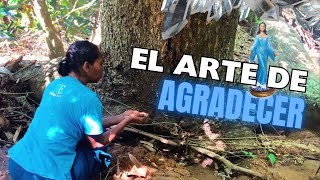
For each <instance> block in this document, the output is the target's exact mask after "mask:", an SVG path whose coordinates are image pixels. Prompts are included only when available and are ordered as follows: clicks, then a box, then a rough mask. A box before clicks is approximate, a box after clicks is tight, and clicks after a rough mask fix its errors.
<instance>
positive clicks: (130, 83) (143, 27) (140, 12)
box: [101, 0, 238, 110]
mask: <svg viewBox="0 0 320 180" xmlns="http://www.w3.org/2000/svg"><path fill="white" fill-rule="evenodd" d="M161 4H162V1H161V0H135V1H129V0H122V1H120V0H115V1H104V4H103V8H102V14H101V20H102V42H101V49H102V51H103V53H104V54H105V55H106V58H105V61H104V65H105V76H104V78H103V82H102V87H103V88H102V89H103V91H104V95H107V96H109V97H111V98H114V99H117V100H120V101H123V102H125V103H127V104H129V105H133V106H136V107H139V108H142V109H146V110H152V109H153V108H154V107H156V105H155V104H153V103H155V102H156V98H157V97H156V95H157V94H159V93H157V91H159V85H160V84H159V83H161V82H162V80H163V79H164V77H165V76H166V75H165V74H172V72H173V70H174V68H175V67H176V65H177V64H178V62H179V60H180V59H181V57H182V55H183V54H191V55H192V56H193V60H194V62H195V64H196V65H197V66H199V63H200V57H201V56H205V57H213V58H216V59H219V60H221V59H232V56H233V49H234V41H235V36H236V30H237V24H238V11H237V10H233V12H232V13H231V15H230V16H223V17H222V18H221V19H220V20H219V21H218V22H216V21H214V20H212V21H210V22H209V23H208V22H206V14H203V13H199V14H195V15H192V16H191V18H189V19H188V20H189V22H188V24H187V25H186V27H185V28H184V29H183V30H182V31H181V32H180V33H179V34H178V35H176V36H174V37H173V38H171V39H168V40H162V38H161V30H162V25H163V18H164V13H161V12H160V8H161ZM134 47H140V48H148V49H154V50H158V51H159V54H158V64H160V65H162V66H163V67H164V71H165V72H164V73H155V72H149V71H140V70H133V69H130V64H131V58H132V49H133V48H134ZM220 73H221V74H223V73H224V72H223V71H221V72H220Z"/></svg>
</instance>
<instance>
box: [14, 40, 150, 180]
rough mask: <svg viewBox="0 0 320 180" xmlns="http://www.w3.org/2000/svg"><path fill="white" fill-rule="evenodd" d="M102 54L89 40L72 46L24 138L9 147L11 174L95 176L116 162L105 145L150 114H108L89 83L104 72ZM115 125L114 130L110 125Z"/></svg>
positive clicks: (26, 176)
mask: <svg viewBox="0 0 320 180" xmlns="http://www.w3.org/2000/svg"><path fill="white" fill-rule="evenodd" d="M102 63H103V62H102V56H101V53H100V51H99V49H98V47H97V46H96V45H94V44H92V43H90V42H88V41H77V42H75V43H73V44H71V45H70V47H69V49H68V51H67V53H66V57H65V59H64V60H63V61H62V62H60V64H59V67H58V72H59V74H60V75H61V76H62V78H59V79H56V80H54V81H53V82H51V83H50V84H49V85H48V86H47V87H46V89H45V91H44V94H43V97H42V100H41V103H40V106H39V107H38V109H37V111H36V113H35V116H34V118H33V120H32V122H31V124H30V126H29V128H28V131H27V132H26V134H25V135H24V137H23V138H22V139H21V140H20V141H19V142H18V143H17V144H15V145H14V146H13V147H12V148H11V149H10V150H9V156H10V160H9V173H10V175H11V177H12V178H13V180H19V179H23V180H24V179H27V180H29V179H40V180H41V179H77V180H78V179H85V180H87V179H90V178H92V177H94V176H96V175H97V174H99V172H100V171H102V170H104V169H105V168H106V167H107V166H108V165H109V164H110V161H111V156H110V155H109V154H108V153H107V152H106V150H105V149H106V148H105V145H107V144H108V143H110V142H111V141H112V140H113V139H114V138H115V137H116V136H117V135H118V134H119V133H120V132H121V131H122V130H123V129H124V128H125V127H126V126H127V125H128V124H129V123H139V122H142V121H143V120H144V119H145V118H146V117H147V116H148V114H147V113H144V112H139V111H135V110H127V111H126V112H124V113H122V114H120V115H117V116H112V117H107V118H103V117H102V116H103V115H102V114H103V112H102V111H103V110H102V104H101V101H100V99H99V97H98V96H97V94H96V93H95V92H93V91H92V90H90V89H89V88H88V87H87V86H86V85H87V84H88V83H97V82H98V81H99V80H100V78H101V77H102V70H103V67H102ZM110 126H113V127H112V128H111V129H110V130H108V131H105V129H106V128H108V127H110Z"/></svg>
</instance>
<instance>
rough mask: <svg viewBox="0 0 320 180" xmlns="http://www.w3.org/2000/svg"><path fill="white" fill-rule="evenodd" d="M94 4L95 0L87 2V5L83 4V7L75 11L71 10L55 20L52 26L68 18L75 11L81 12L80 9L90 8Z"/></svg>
mask: <svg viewBox="0 0 320 180" xmlns="http://www.w3.org/2000/svg"><path fill="white" fill-rule="evenodd" d="M94 2H96V0H93V1H91V2H89V3H87V4H85V5H83V6H81V7H78V8H76V9H72V10H71V11H70V12H68V13H67V14H66V15H64V16H63V17H61V18H59V19H57V20H56V21H55V22H54V23H53V24H56V23H58V22H59V21H61V20H62V19H64V18H66V17H68V16H69V15H70V14H72V13H74V12H75V11H78V10H81V9H84V8H88V7H90V6H91V5H92V4H93V3H94Z"/></svg>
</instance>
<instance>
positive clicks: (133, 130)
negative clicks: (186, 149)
mask: <svg viewBox="0 0 320 180" xmlns="http://www.w3.org/2000/svg"><path fill="white" fill-rule="evenodd" d="M124 130H125V131H130V132H134V133H137V134H141V135H144V136H147V137H150V138H152V139H155V140H158V141H160V142H162V143H164V144H170V145H172V146H179V145H180V144H179V143H177V142H174V141H172V140H168V139H165V138H162V137H159V136H157V135H154V134H151V133H148V132H144V131H141V130H138V129H135V128H133V127H126V128H125V129H124ZM190 147H191V148H192V149H194V150H196V151H197V152H199V153H201V154H205V155H207V156H209V157H211V158H214V159H216V160H218V161H220V162H222V163H224V164H225V165H226V166H228V167H229V168H231V169H233V170H236V171H239V172H243V173H245V174H249V175H252V176H257V177H260V178H262V179H266V177H265V176H264V175H263V174H261V173H258V172H254V171H252V170H250V169H246V168H243V167H240V166H237V165H235V164H233V163H232V162H230V161H229V160H227V159H226V158H224V157H222V156H220V155H218V154H216V153H214V152H212V151H209V150H207V149H205V148H201V147H196V146H190Z"/></svg>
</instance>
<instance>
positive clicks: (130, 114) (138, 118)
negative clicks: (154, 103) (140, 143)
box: [123, 109, 149, 123]
mask: <svg viewBox="0 0 320 180" xmlns="http://www.w3.org/2000/svg"><path fill="white" fill-rule="evenodd" d="M123 115H124V117H125V119H130V123H141V122H143V121H144V120H145V118H147V117H148V116H149V114H148V113H145V112H139V111H136V110H131V109H130V110H127V111H125V112H124V113H123Z"/></svg>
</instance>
